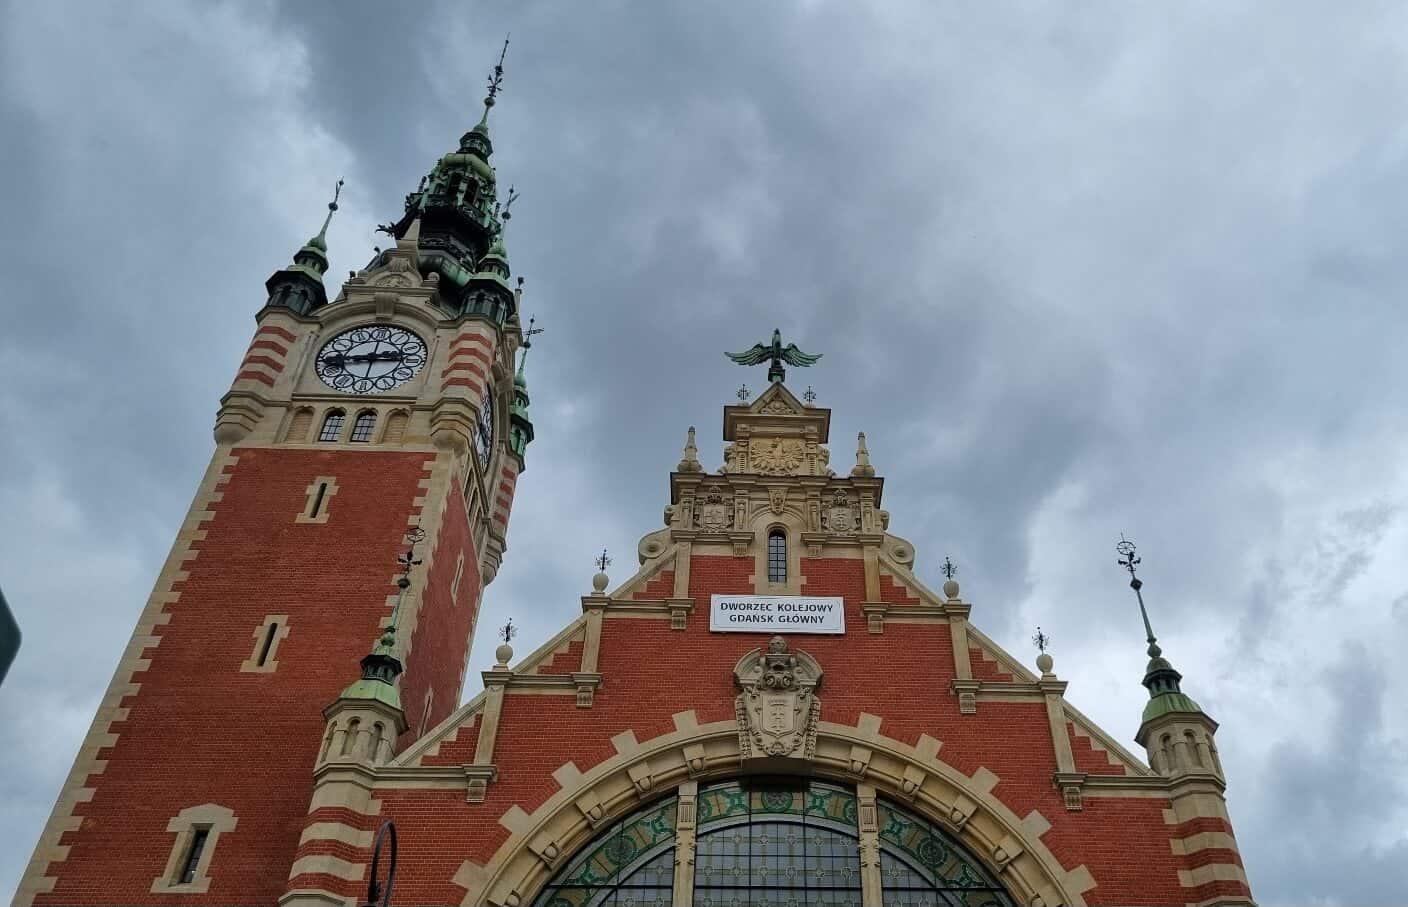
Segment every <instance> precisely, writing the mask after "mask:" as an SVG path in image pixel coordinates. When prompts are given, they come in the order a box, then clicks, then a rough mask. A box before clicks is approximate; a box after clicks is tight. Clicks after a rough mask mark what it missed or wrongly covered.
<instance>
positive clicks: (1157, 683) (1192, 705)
mask: <svg viewBox="0 0 1408 907" xmlns="http://www.w3.org/2000/svg"><path fill="white" fill-rule="evenodd" d="M1115 550H1116V551H1118V552H1119V555H1120V560H1119V565H1120V566H1121V567H1123V568H1125V570H1127V571H1129V588H1131V589H1133V590H1134V597H1135V598H1137V599H1138V600H1139V614H1140V616H1141V617H1143V618H1144V635H1145V636H1146V637H1147V639H1148V643H1149V648H1148V653H1149V665H1148V667H1146V668H1145V670H1144V680H1143V681H1142V683H1143V684H1144V688H1145V689H1147V690H1148V691H1149V704H1148V705H1146V706H1145V707H1144V721H1145V722H1148V721H1150V720H1151V719H1154V718H1157V717H1159V716H1160V715H1166V714H1168V713H1170V712H1201V711H1202V709H1201V708H1200V707H1199V706H1198V704H1197V703H1196V702H1194V701H1193V700H1192V699H1191V698H1190V697H1188V696H1187V695H1185V694H1184V693H1183V691H1182V690H1181V689H1180V688H1179V685H1178V684H1179V681H1181V680H1182V679H1183V675H1182V674H1180V673H1178V671H1176V670H1175V669H1174V667H1173V665H1172V664H1170V663H1169V660H1168V659H1167V658H1164V656H1163V650H1162V649H1160V648H1159V642H1158V639H1157V638H1156V637H1155V636H1154V628H1153V626H1152V625H1151V624H1150V623H1149V610H1148V609H1147V608H1145V607H1144V593H1143V592H1142V591H1141V590H1142V589H1143V588H1144V581H1143V580H1141V579H1140V578H1139V577H1138V576H1136V575H1135V568H1136V567H1138V566H1139V564H1140V558H1139V557H1137V556H1136V549H1135V547H1134V543H1133V542H1131V541H1129V540H1128V539H1126V538H1125V537H1124V536H1120V543H1119V544H1118V545H1116V546H1115Z"/></svg>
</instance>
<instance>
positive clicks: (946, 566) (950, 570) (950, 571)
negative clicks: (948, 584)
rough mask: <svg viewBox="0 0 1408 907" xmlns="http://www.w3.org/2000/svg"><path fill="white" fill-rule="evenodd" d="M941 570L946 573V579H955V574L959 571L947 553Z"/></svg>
mask: <svg viewBox="0 0 1408 907" xmlns="http://www.w3.org/2000/svg"><path fill="white" fill-rule="evenodd" d="M939 572H940V573H942V574H943V575H944V579H953V575H954V574H955V573H957V572H958V568H957V567H956V566H954V563H953V561H952V560H950V559H949V556H948V555H947V554H945V555H944V562H943V564H942V565H941V566H940V567H939Z"/></svg>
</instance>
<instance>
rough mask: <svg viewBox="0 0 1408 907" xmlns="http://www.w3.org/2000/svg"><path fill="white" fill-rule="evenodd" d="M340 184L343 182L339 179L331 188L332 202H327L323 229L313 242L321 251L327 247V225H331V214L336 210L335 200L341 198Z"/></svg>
mask: <svg viewBox="0 0 1408 907" xmlns="http://www.w3.org/2000/svg"><path fill="white" fill-rule="evenodd" d="M342 183H343V180H341V179H339V180H338V181H337V185H336V186H333V187H332V201H330V202H328V216H327V217H325V218H323V229H321V230H319V231H318V236H317V238H316V239H315V240H313V241H314V242H319V243H320V245H321V247H322V248H323V249H327V247H328V238H327V237H328V224H330V223H332V215H333V212H335V211H336V210H337V200H338V199H339V198H341V197H342ZM320 241H321V242H320Z"/></svg>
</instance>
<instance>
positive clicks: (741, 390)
mask: <svg viewBox="0 0 1408 907" xmlns="http://www.w3.org/2000/svg"><path fill="white" fill-rule="evenodd" d="M733 395H734V396H735V397H737V398H738V402H739V403H747V402H748V396H749V391H748V385H746V384H740V385H738V390H736V391H734V392H733Z"/></svg>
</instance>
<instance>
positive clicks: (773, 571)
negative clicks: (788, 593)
mask: <svg viewBox="0 0 1408 907" xmlns="http://www.w3.org/2000/svg"><path fill="white" fill-rule="evenodd" d="M768 582H770V583H785V582H787V533H785V532H783V531H782V530H781V529H774V530H772V531H771V532H769V533H768Z"/></svg>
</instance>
